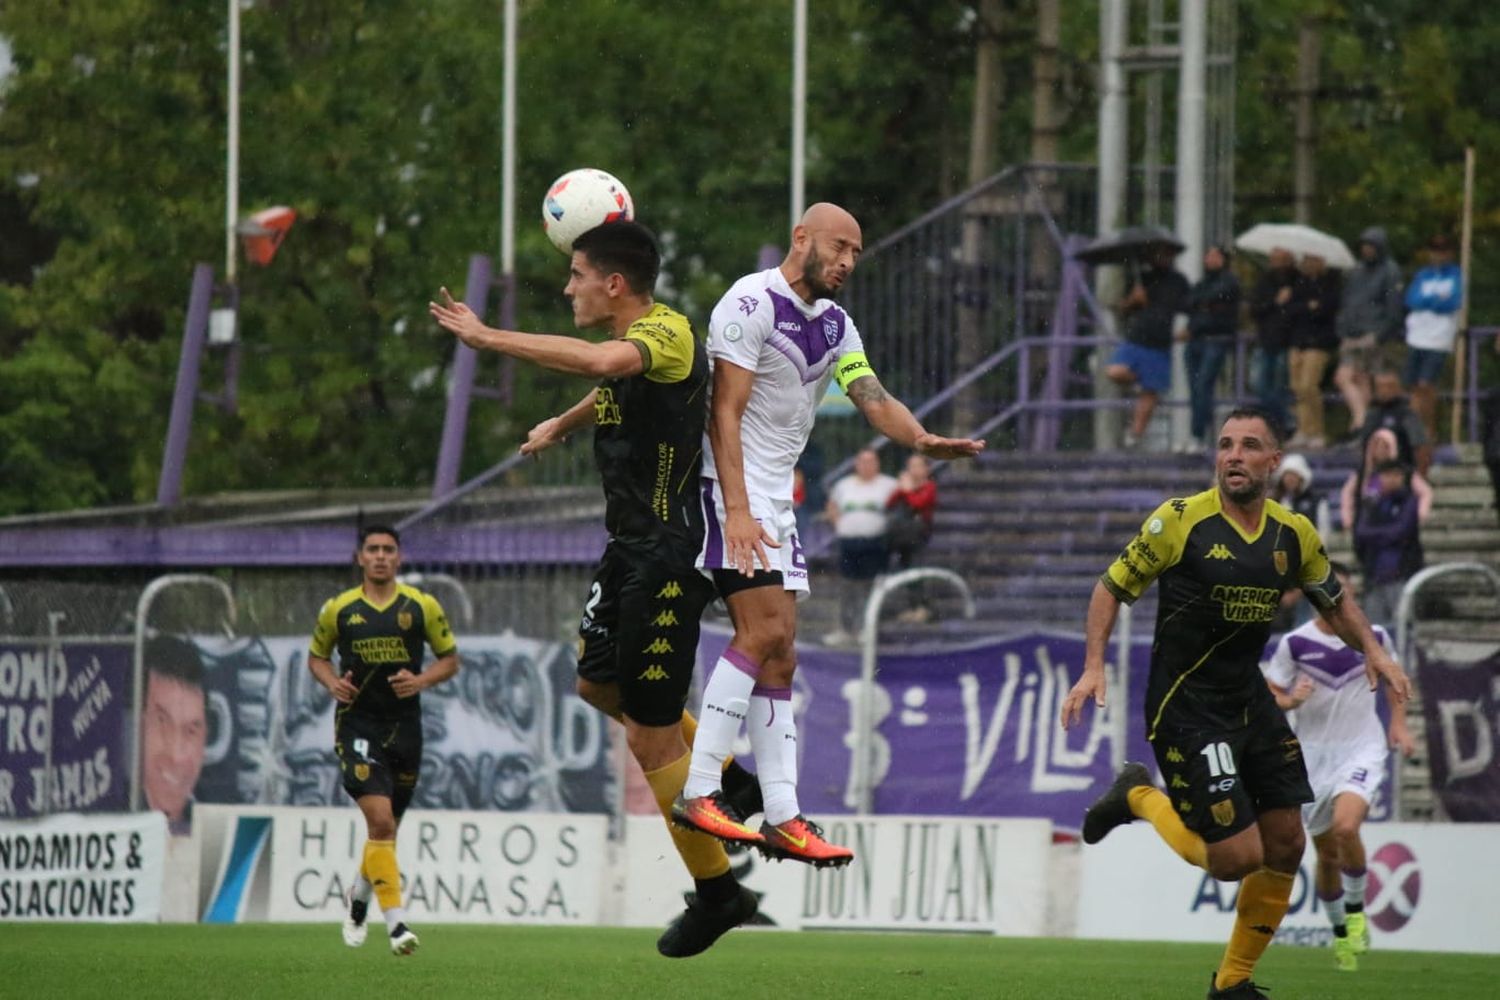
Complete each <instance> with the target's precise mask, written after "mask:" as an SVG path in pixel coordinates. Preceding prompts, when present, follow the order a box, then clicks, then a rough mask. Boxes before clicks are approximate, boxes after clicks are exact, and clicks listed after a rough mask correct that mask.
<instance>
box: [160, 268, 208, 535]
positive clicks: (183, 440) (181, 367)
mask: <svg viewBox="0 0 1500 1000" xmlns="http://www.w3.org/2000/svg"><path fill="white" fill-rule="evenodd" d="M213 291H214V269H213V267H211V266H210V265H208V264H199V265H197V266H196V267H194V268H193V290H192V293H191V294H190V295H189V297H188V310H187V319H185V320H184V321H183V325H182V352H181V353H180V354H179V355H178V357H177V387H176V388H175V389H174V390H173V392H172V415H171V417H169V418H168V421H167V445H166V449H165V451H164V452H163V454H162V459H161V478H159V479H158V480H157V482H156V502H157V503H158V504H160V505H161V506H163V507H170V506H172V505H173V504H175V503H177V501H178V500H180V499H181V498H182V470H183V467H184V466H185V465H186V464H187V448H188V439H189V438H190V437H191V436H192V433H193V404H194V403H195V402H197V399H198V365H199V362H200V360H201V359H202V357H203V339H204V337H205V335H206V334H207V333H208V306H209V301H210V299H212V298H213Z"/></svg>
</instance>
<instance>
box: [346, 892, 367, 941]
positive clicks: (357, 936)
mask: <svg viewBox="0 0 1500 1000" xmlns="http://www.w3.org/2000/svg"><path fill="white" fill-rule="evenodd" d="M369 914H370V904H369V903H367V902H362V901H360V900H357V899H355V898H354V887H353V886H352V885H351V886H350V887H349V888H347V889H345V890H344V943H345V944H346V945H348V946H349V947H351V948H358V947H359V946H360V945H362V944H364V943H365V935H366V934H367V933H369V928H368V927H367V926H365V919H366V918H367V917H368V916H369Z"/></svg>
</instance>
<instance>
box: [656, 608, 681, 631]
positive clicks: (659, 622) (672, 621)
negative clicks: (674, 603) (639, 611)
mask: <svg viewBox="0 0 1500 1000" xmlns="http://www.w3.org/2000/svg"><path fill="white" fill-rule="evenodd" d="M651 624H652V625H655V626H656V627H657V628H664V627H666V626H668V625H676V624H677V615H676V614H674V613H673V612H672V610H671V609H670V608H669V609H667V610H665V611H663V612H662V613H661V614H659V615H657V616H656V617H655V618H653V619H652V620H651Z"/></svg>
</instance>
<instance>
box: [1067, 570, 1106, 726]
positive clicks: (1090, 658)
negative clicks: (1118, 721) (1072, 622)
mask: <svg viewBox="0 0 1500 1000" xmlns="http://www.w3.org/2000/svg"><path fill="white" fill-rule="evenodd" d="M1119 613H1120V599H1119V598H1118V597H1116V596H1115V595H1114V594H1111V593H1110V592H1109V588H1108V587H1106V586H1104V584H1103V583H1102V582H1100V583H1096V584H1094V593H1093V595H1092V596H1091V597H1090V598H1089V613H1088V618H1087V620H1086V621H1085V622H1084V626H1083V635H1084V646H1083V676H1082V677H1080V678H1078V683H1077V684H1074V685H1073V690H1071V691H1069V692H1068V696H1067V697H1066V698H1064V699H1063V705H1062V719H1061V721H1062V725H1063V728H1064V729H1067V728H1068V727H1069V726H1072V725H1074V724H1075V723H1077V722H1079V721H1080V720H1081V719H1082V718H1083V703H1084V702H1086V701H1088V700H1089V699H1090V698H1093V699H1094V704H1095V705H1097V706H1098V707H1099V708H1103V707H1104V694H1105V688H1106V687H1107V683H1108V682H1107V681H1106V678H1105V673H1104V650H1105V648H1106V647H1107V646H1108V645H1109V635H1110V633H1111V632H1113V631H1114V630H1115V617H1116V616H1117V615H1118V614H1119Z"/></svg>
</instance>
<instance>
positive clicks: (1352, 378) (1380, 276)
mask: <svg viewBox="0 0 1500 1000" xmlns="http://www.w3.org/2000/svg"><path fill="white" fill-rule="evenodd" d="M1405 315H1406V310H1405V308H1404V307H1403V304H1402V300H1401V269H1400V268H1399V267H1397V266H1396V262H1395V261H1393V260H1391V257H1390V252H1389V250H1388V249H1387V246H1386V237H1385V230H1384V229H1381V228H1380V227H1379V226H1372V227H1370V228H1369V229H1366V230H1365V231H1364V232H1362V233H1360V234H1359V261H1358V263H1356V264H1355V265H1354V267H1353V268H1352V269H1351V270H1350V271H1349V273H1348V274H1346V275H1344V294H1343V298H1342V299H1341V301H1340V304H1339V315H1338V320H1337V322H1336V323H1335V324H1334V326H1335V329H1336V330H1337V332H1338V336H1339V359H1338V360H1339V366H1338V370H1337V371H1336V372H1334V376H1333V381H1334V383H1335V384H1336V385H1337V386H1338V387H1339V392H1340V393H1342V394H1343V396H1344V403H1345V404H1346V405H1347V406H1348V407H1349V433H1350V434H1351V435H1352V434H1355V433H1357V432H1358V430H1359V427H1360V425H1361V424H1363V423H1364V422H1365V410H1366V408H1367V407H1369V405H1370V373H1371V372H1373V371H1374V370H1375V369H1376V368H1377V367H1378V360H1377V359H1378V357H1379V345H1380V344H1383V343H1390V342H1392V341H1399V340H1400V339H1401V337H1402V333H1403V324H1402V320H1403V318H1404V317H1405Z"/></svg>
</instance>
